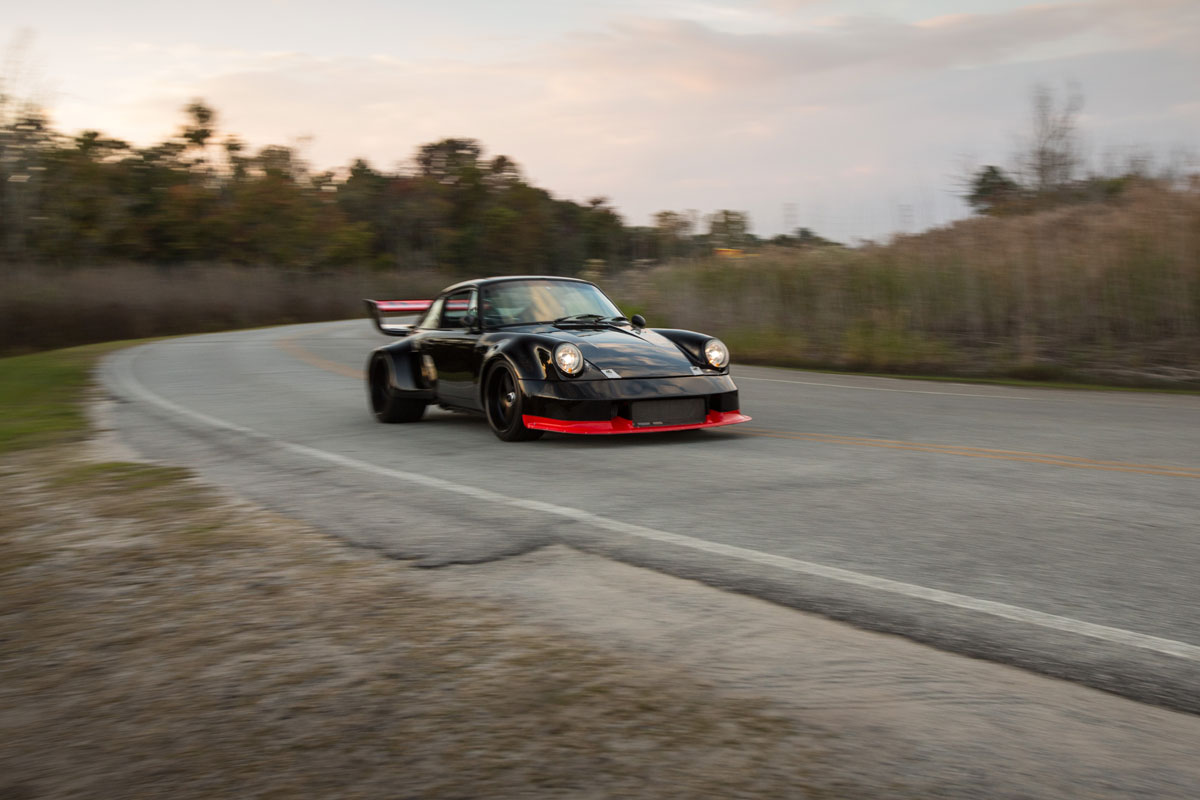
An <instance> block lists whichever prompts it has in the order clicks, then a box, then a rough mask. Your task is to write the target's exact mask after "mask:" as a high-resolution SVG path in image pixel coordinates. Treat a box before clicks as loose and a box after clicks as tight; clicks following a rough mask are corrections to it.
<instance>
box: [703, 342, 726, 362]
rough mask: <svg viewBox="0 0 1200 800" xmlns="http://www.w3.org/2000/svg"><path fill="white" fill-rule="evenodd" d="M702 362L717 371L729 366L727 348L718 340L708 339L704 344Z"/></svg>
mask: <svg viewBox="0 0 1200 800" xmlns="http://www.w3.org/2000/svg"><path fill="white" fill-rule="evenodd" d="M704 360H705V361H707V362H708V363H709V364H710V365H712V366H714V367H716V368H717V369H724V368H725V366H726V365H727V364H729V348H728V347H726V346H725V343H724V342H722V341H721V340H720V339H709V340H708V341H707V342H705V344H704Z"/></svg>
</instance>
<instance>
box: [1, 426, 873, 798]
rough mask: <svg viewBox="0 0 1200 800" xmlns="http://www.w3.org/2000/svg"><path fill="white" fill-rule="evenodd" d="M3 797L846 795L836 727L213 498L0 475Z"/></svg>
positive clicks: (35, 474) (129, 473) (109, 471)
mask: <svg viewBox="0 0 1200 800" xmlns="http://www.w3.org/2000/svg"><path fill="white" fill-rule="evenodd" d="M0 507H3V508H5V509H6V511H5V514H4V515H3V522H2V523H0V598H2V601H0V641H3V643H4V646H3V648H0V740H3V742H4V743H5V744H4V745H3V747H2V748H0V776H2V777H0V797H5V798H42V797H55V798H68V797H106V796H107V797H129V798H133V797H164V796H169V797H172V798H187V797H204V798H210V797H229V796H238V797H299V796H310V797H422V798H440V797H477V796H482V795H485V794H486V795H488V796H495V797H565V796H569V797H582V798H587V797H648V798H649V797H705V796H707V797H737V796H744V797H768V796H770V797H829V796H844V795H845V794H847V793H849V794H857V793H858V792H857V790H856V789H855V788H854V786H853V785H852V784H847V783H846V782H845V781H842V780H832V781H831V780H829V779H828V777H827V776H825V775H823V773H824V771H825V770H824V769H823V768H821V766H820V765H821V763H822V760H823V758H824V757H825V755H824V754H825V753H827V748H826V747H825V746H824V744H823V742H824V740H825V738H826V736H827V734H826V733H825V732H822V731H817V730H814V729H810V728H807V727H805V726H803V725H799V724H797V723H796V721H795V720H792V719H789V718H787V717H785V716H782V715H780V714H778V713H775V712H774V711H773V710H772V709H770V708H769V706H768V705H767V704H766V703H764V702H762V701H758V700H754V699H752V698H739V697H732V696H728V697H727V696H724V695H721V694H719V693H717V692H716V690H715V689H714V688H713V687H712V686H711V685H706V684H705V683H704V682H702V681H699V680H698V679H696V678H695V677H694V676H692V675H689V674H688V673H687V672H686V671H685V670H682V669H679V668H677V667H676V666H674V665H672V664H670V663H669V662H668V663H656V662H654V661H651V660H648V659H641V658H637V657H632V656H629V655H627V654H624V653H613V652H610V651H607V650H606V649H604V648H602V647H599V646H597V645H596V644H594V643H590V642H588V641H587V640H585V639H581V638H579V637H573V636H570V635H567V634H565V633H561V632H557V633H556V632H552V631H549V630H547V629H544V628H542V627H540V626H536V625H530V624H528V623H527V622H526V621H524V620H521V619H518V618H516V617H515V616H514V615H513V614H511V613H509V612H508V611H507V610H506V609H504V608H503V607H502V606H500V605H498V604H496V603H495V602H491V601H489V600H487V599H486V598H478V599H477V598H472V597H470V596H467V595H465V594H463V593H455V592H445V591H433V590H431V588H430V586H429V583H430V581H429V573H428V572H422V571H420V570H417V569H415V568H412V567H410V566H408V565H406V564H404V563H401V562H396V561H393V560H390V559H387V558H385V557H383V556H380V555H378V554H376V553H375V552H373V551H370V550H366V549H362V548H355V547H352V546H349V545H347V544H345V543H343V542H341V541H339V540H337V539H334V538H332V537H330V536H327V535H325V534H322V533H320V532H318V531H315V530H313V529H311V528H308V527H306V526H304V525H302V524H300V523H297V522H295V521H293V520H289V519H285V518H282V517H279V516H277V515H275V514H272V513H269V512H267V511H264V510H262V509H259V508H256V507H254V506H252V505H249V504H247V503H245V502H242V501H239V500H238V499H237V498H234V497H230V496H228V495H226V494H221V493H218V492H217V491H216V490H214V489H212V488H210V487H207V486H204V485H202V484H201V483H200V482H198V481H197V480H196V479H194V478H193V477H191V476H189V474H188V473H187V472H186V471H184V470H181V469H178V468H174V467H161V466H156V465H149V464H142V463H136V462H130V461H111V460H106V461H95V460H90V459H83V458H80V455H79V451H78V449H77V448H76V447H70V448H67V447H54V448H42V449H39V450H34V451H28V452H24V453H18V454H10V455H7V456H5V457H4V458H3V460H2V461H0Z"/></svg>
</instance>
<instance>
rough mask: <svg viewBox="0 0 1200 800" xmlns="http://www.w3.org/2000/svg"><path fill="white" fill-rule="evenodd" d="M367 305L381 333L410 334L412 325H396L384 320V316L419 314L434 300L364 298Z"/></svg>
mask: <svg viewBox="0 0 1200 800" xmlns="http://www.w3.org/2000/svg"><path fill="white" fill-rule="evenodd" d="M363 302H364V303H366V305H367V313H368V314H370V316H371V321H372V322H374V323H375V327H376V328H378V329H379V331H380V333H386V334H387V335H388V336H408V334H409V333H411V332H412V325H411V324H408V325H396V324H392V323H388V322H385V321H384V317H397V316H407V315H411V314H419V313H420V312H422V311H425V310H427V309H428V308H429V307H430V306H431V305H433V301H432V300H363Z"/></svg>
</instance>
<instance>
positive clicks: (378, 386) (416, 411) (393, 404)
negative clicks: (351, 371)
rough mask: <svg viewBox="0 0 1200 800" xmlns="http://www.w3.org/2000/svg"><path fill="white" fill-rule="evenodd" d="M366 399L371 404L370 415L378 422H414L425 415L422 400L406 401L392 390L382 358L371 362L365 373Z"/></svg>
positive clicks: (386, 366) (389, 377)
mask: <svg viewBox="0 0 1200 800" xmlns="http://www.w3.org/2000/svg"><path fill="white" fill-rule="evenodd" d="M367 397H368V398H369V399H370V402H371V413H372V414H374V415H375V419H377V420H379V421H380V422H388V423H394V422H416V421H417V420H419V419H420V418H421V417H422V416H423V415H424V414H425V405H426V403H425V401H424V400H407V399H405V398H404V397H402V396H400V394H399V392H397V391H396V390H395V389H393V388H392V382H391V375H390V373H389V370H388V364H387V360H386V359H384V358H376V359H373V360H372V361H371V367H370V370H369V371H368V373H367Z"/></svg>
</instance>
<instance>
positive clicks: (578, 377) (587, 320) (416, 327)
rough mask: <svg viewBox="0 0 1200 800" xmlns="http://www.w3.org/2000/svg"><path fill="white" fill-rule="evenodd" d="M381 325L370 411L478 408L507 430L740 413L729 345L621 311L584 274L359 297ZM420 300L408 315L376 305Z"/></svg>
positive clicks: (645, 427)
mask: <svg viewBox="0 0 1200 800" xmlns="http://www.w3.org/2000/svg"><path fill="white" fill-rule="evenodd" d="M366 303H367V309H368V311H370V314H371V318H372V319H374V321H375V325H376V326H377V327H378V328H379V330H380V331H382V332H383V333H386V334H388V335H390V336H402V337H404V339H403V340H402V341H399V342H394V343H392V344H388V345H385V346H383V347H380V348H378V349H376V350H375V351H374V352H373V353H371V357H370V360H369V361H368V362H367V388H368V393H369V395H370V399H371V410H372V411H373V412H374V414H375V417H376V419H378V420H379V421H380V422H415V421H416V420H419V419H420V418H421V415H422V414H424V413H425V406H427V405H429V404H430V403H437V404H438V405H440V406H442V407H443V408H452V409H456V410H463V411H473V412H477V413H478V412H482V413H483V414H484V415H485V416H486V417H487V420H488V422H489V423H490V424H491V426H492V430H493V431H495V433H496V435H497V436H499V437H500V438H501V439H503V440H505V441H509V442H511V441H519V440H524V439H536V438H538V437H540V436H541V435H542V433H543V432H545V431H555V432H559V433H640V432H649V431H671V430H689V429H693V428H714V427H717V426H719V425H733V424H735V423H738V422H747V421H748V420H749V419H750V418H749V417H747V416H745V415H744V414H742V413H741V412H740V410H739V408H738V392H737V387H736V386H735V385H734V383H733V379H732V378H730V377H729V350H728V349H727V348H726V347H725V345H724V344H722V343H721V342H720V341H719V340H717V339H714V338H712V337H711V336H705V335H704V334H700V333H692V332H691V331H679V330H664V329H650V328H647V327H646V321H645V320H644V319H642V317H641V316H640V315H634V317H633V319H632V320H630V319H626V318H625V317H624V316H622V315H621V312H620V311H619V310H618V309H617V307H616V306H615V305H613V302H612V301H611V300H609V299H608V297H607V296H605V294H604V292H602V291H600V289H599V288H598V287H597V286H595V285H594V284H591V283H588V282H587V281H582V280H577V279H574V278H556V277H544V276H520V277H500V278H486V279H483V280H474V281H464V282H462V283H457V284H455V285H453V286H451V287H449V288H448V289H445V290H444V291H443V292H442V293H441V295H440V296H439V297H438V298H437V299H436V300H367V301H366ZM416 312H424V313H423V314H422V315H421V317H420V319H419V320H418V321H417V322H416V323H415V324H412V325H395V324H389V323H388V322H387V321H386V320H385V317H388V316H395V315H399V314H412V313H416Z"/></svg>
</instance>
